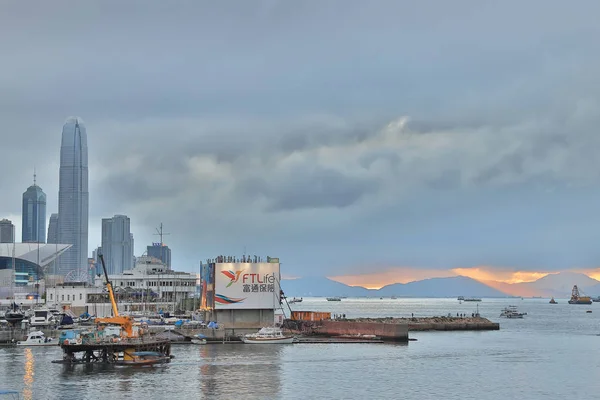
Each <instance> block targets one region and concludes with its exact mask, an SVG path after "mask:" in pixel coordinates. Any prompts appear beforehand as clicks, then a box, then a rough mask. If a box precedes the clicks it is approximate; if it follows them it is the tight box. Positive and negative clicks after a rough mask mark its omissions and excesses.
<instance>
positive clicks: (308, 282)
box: [281, 277, 376, 297]
mask: <svg viewBox="0 0 600 400" xmlns="http://www.w3.org/2000/svg"><path fill="white" fill-rule="evenodd" d="M281 289H282V290H283V292H284V293H285V295H286V296H288V297H294V296H295V297H303V296H308V297H328V296H347V297H363V296H373V295H374V294H373V293H375V292H376V291H375V290H370V289H365V288H364V287H361V286H348V285H345V284H343V283H340V282H336V281H334V280H331V279H329V278H325V277H306V278H298V279H282V280H281ZM375 295H376V294H375Z"/></svg>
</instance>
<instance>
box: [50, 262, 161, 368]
mask: <svg viewBox="0 0 600 400" xmlns="http://www.w3.org/2000/svg"><path fill="white" fill-rule="evenodd" d="M99 258H100V261H101V262H102V269H103V270H104V277H105V278H106V288H107V290H108V295H109V298H110V302H111V306H112V317H106V318H96V320H95V322H96V327H95V328H94V329H90V330H82V329H78V330H70V331H65V332H64V333H63V334H62V335H61V337H60V339H59V344H60V347H61V349H62V351H63V358H62V360H55V361H53V362H54V363H65V364H76V363H86V364H88V363H104V364H115V365H150V364H155V363H164V362H168V361H169V360H170V359H171V343H170V341H169V340H165V339H157V338H155V337H152V336H151V335H149V334H148V333H147V332H146V331H145V330H144V327H143V326H142V325H140V324H134V320H133V317H132V316H129V315H119V310H118V307H117V302H116V300H115V296H114V293H113V288H112V283H111V282H110V281H109V280H108V273H107V272H106V265H105V263H104V257H103V255H102V254H99ZM149 354H150V355H152V357H147V355H149Z"/></svg>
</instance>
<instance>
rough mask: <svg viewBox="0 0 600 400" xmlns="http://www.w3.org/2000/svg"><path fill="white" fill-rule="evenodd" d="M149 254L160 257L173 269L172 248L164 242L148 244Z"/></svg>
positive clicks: (168, 267)
mask: <svg viewBox="0 0 600 400" xmlns="http://www.w3.org/2000/svg"><path fill="white" fill-rule="evenodd" d="M146 252H147V254H148V256H150V257H155V258H158V259H159V260H160V261H162V262H163V264H165V265H166V266H167V269H168V270H170V269H171V249H170V248H169V246H167V245H166V244H164V243H152V246H146Z"/></svg>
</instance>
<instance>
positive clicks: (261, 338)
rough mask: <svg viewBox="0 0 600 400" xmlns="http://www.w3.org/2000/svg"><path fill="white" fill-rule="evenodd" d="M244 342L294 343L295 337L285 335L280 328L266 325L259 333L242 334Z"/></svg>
mask: <svg viewBox="0 0 600 400" xmlns="http://www.w3.org/2000/svg"><path fill="white" fill-rule="evenodd" d="M242 342H244V343H246V344H291V343H294V337H293V336H286V335H284V334H283V332H282V331H281V329H280V328H275V327H265V328H261V330H259V331H258V332H257V333H250V334H247V335H244V336H242Z"/></svg>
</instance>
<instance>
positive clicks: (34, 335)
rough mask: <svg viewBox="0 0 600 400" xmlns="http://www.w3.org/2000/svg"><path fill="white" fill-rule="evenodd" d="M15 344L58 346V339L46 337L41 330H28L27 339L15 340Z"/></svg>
mask: <svg viewBox="0 0 600 400" xmlns="http://www.w3.org/2000/svg"><path fill="white" fill-rule="evenodd" d="M17 346H58V340H56V339H53V338H47V337H46V336H45V335H44V332H42V331H33V332H29V334H28V335H27V339H25V340H24V341H22V342H17Z"/></svg>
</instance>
